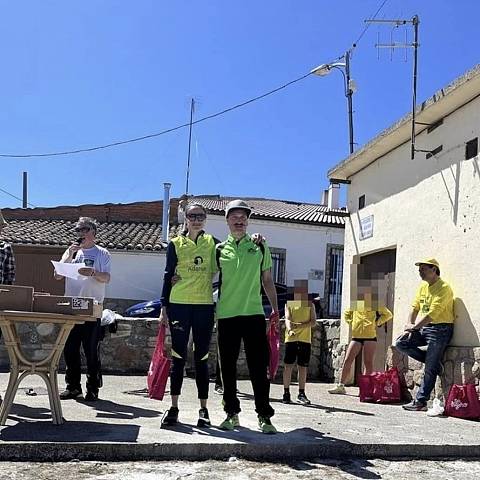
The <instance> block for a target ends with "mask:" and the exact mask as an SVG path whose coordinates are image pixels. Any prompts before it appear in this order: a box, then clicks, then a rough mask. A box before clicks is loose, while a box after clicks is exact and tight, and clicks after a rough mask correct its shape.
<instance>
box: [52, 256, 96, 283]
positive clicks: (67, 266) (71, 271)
mask: <svg viewBox="0 0 480 480" xmlns="http://www.w3.org/2000/svg"><path fill="white" fill-rule="evenodd" d="M51 262H52V264H53V267H54V268H55V272H56V273H58V275H62V276H64V277H68V278H73V279H74V280H80V279H86V278H87V277H85V276H84V275H80V274H79V273H78V269H79V268H85V264H84V263H61V262H55V261H53V260H51Z"/></svg>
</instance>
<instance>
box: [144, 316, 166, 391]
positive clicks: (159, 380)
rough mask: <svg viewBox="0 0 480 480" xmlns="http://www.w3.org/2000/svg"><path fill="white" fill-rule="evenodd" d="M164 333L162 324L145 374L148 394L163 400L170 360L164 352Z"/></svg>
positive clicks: (164, 328) (164, 329)
mask: <svg viewBox="0 0 480 480" xmlns="http://www.w3.org/2000/svg"><path fill="white" fill-rule="evenodd" d="M165 334H166V327H165V325H164V324H162V325H160V329H159V331H158V336H157V344H156V345H155V351H154V352H153V356H152V361H151V362H150V367H149V369H148V375H147V386H148V396H149V397H150V398H154V399H155V400H163V397H164V395H165V387H166V385H167V380H168V377H169V375H170V365H171V360H170V358H168V357H167V354H166V352H165Z"/></svg>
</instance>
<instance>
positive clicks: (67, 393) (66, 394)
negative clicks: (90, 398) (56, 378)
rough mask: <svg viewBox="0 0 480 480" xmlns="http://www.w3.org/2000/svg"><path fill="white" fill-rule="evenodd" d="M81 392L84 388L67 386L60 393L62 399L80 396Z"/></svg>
mask: <svg viewBox="0 0 480 480" xmlns="http://www.w3.org/2000/svg"><path fill="white" fill-rule="evenodd" d="M81 394H82V390H81V389H79V388H73V389H72V390H70V389H69V388H67V389H65V390H64V391H63V392H62V393H61V394H60V400H70V399H72V398H77V397H79V396H80V395H81Z"/></svg>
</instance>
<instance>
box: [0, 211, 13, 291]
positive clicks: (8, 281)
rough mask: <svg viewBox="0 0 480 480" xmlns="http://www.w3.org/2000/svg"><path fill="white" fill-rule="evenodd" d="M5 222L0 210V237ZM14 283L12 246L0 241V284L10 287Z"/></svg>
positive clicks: (5, 224)
mask: <svg viewBox="0 0 480 480" xmlns="http://www.w3.org/2000/svg"><path fill="white" fill-rule="evenodd" d="M6 226H7V221H6V220H5V218H4V217H3V215H2V211H1V210H0V235H1V233H2V230H3V229H4V227H6ZM14 281H15V257H14V256H13V250H12V246H11V245H10V244H9V243H6V242H3V241H1V240H0V284H2V283H3V284H4V285H12V284H13V282H14Z"/></svg>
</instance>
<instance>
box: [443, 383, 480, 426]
mask: <svg viewBox="0 0 480 480" xmlns="http://www.w3.org/2000/svg"><path fill="white" fill-rule="evenodd" d="M445 415H448V416H449V417H458V418H468V419H472V420H473V419H475V420H478V419H479V418H480V400H479V399H478V394H477V390H476V389H475V385H473V384H472V383H467V384H466V385H452V386H451V387H450V391H449V392H448V397H447V402H446V404H445Z"/></svg>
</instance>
